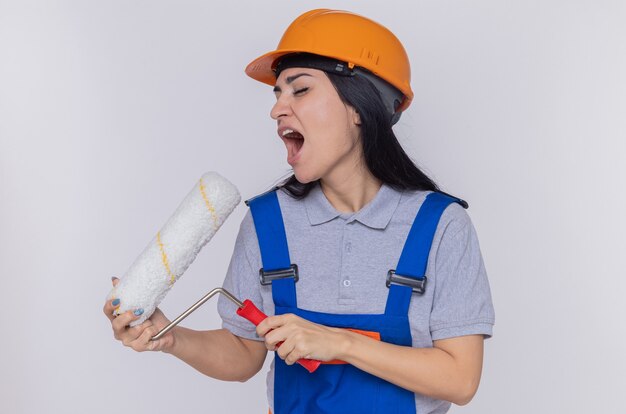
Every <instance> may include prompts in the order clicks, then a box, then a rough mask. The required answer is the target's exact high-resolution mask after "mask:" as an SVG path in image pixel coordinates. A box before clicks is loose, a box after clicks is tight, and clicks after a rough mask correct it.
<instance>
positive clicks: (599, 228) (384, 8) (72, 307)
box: [0, 0, 626, 413]
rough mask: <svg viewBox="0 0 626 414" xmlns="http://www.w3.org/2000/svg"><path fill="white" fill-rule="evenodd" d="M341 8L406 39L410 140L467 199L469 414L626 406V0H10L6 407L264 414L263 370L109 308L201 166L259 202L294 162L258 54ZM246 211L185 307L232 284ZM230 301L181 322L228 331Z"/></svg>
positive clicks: (0, 193)
mask: <svg viewBox="0 0 626 414" xmlns="http://www.w3.org/2000/svg"><path fill="white" fill-rule="evenodd" d="M324 6H325V7H331V8H341V9H347V10H352V11H355V12H357V13H361V14H363V15H366V16H368V17H371V18H373V19H375V20H377V21H379V22H381V23H383V24H384V25H386V26H388V27H389V28H390V29H391V30H392V31H394V32H395V33H396V35H397V36H398V37H399V38H400V39H401V40H402V41H403V43H404V45H405V47H406V49H407V51H408V54H409V56H410V57H411V59H412V74H413V81H412V85H413V88H414V90H415V100H414V102H413V105H412V106H411V107H410V109H409V110H408V111H407V112H406V113H405V114H404V116H403V117H402V119H401V121H400V123H399V125H398V126H397V127H396V132H397V134H398V136H399V137H400V139H401V142H402V143H403V145H404V146H405V148H406V149H407V151H408V152H409V153H410V155H411V156H412V157H413V158H414V159H415V160H416V161H417V162H418V164H419V165H420V166H422V167H423V168H424V169H425V170H426V171H427V172H428V173H429V174H431V175H432V176H433V177H434V178H435V179H436V180H437V182H438V183H440V184H441V186H442V187H443V189H444V190H446V191H448V192H450V193H453V194H455V195H458V196H460V197H462V198H465V199H467V200H468V201H469V202H470V210H469V212H470V215H471V217H472V219H473V221H474V224H475V226H476V228H477V230H478V234H479V237H480V241H481V247H482V251H483V255H484V259H485V262H486V265H487V270H488V273H489V277H490V282H491V288H492V293H493V298H494V303H495V307H496V320H497V322H496V326H495V331H494V333H495V334H494V337H493V338H492V339H490V340H489V341H487V342H486V350H485V363H484V371H483V377H482V384H481V387H480V389H479V391H478V394H477V395H476V397H475V398H474V400H473V401H472V403H471V404H470V405H469V406H466V407H462V408H459V407H453V408H452V410H451V412H454V413H460V412H463V413H529V412H532V413H566V412H567V413H589V412H598V413H600V412H602V413H623V412H626V408H625V407H626V404H625V403H624V402H623V392H624V390H625V389H626V380H624V372H625V371H626V358H625V357H624V349H625V348H626V340H625V337H626V335H625V329H624V318H623V317H624V316H625V311H624V305H623V296H624V293H625V291H626V271H625V270H624V267H625V266H624V257H625V255H626V254H625V245H626V243H625V242H624V233H625V231H626V219H625V218H624V212H625V211H626V196H625V194H624V177H626V166H625V163H624V161H625V156H626V146H625V144H624V139H625V138H626V116H625V115H626V98H625V96H626V81H625V79H624V74H626V46H625V45H626V42H625V39H626V25H625V24H624V22H625V21H626V6H625V5H624V3H623V2H621V1H598V0H594V1H591V0H589V1H579V0H568V1H537V0H531V1H521V0H520V1H498V0H491V1H488V0H477V1H441V0H439V1H434V0H433V1H423V0H419V1H410V2H409V1H406V2H402V1H397V0H386V1H380V2H362V1H361V2H356V1H334V2H312V1H297V2H296V1H271V2H270V1H245V2H244V1H234V2H229V3H226V2H221V3H215V2H212V1H209V0H203V1H162V0H150V1H147V0H144V1H130V0H126V1H94V0H82V1H78V0H77V1H38V2H35V1H17V0H16V1H9V2H7V1H2V0H0V277H1V278H2V279H1V281H2V288H1V292H2V294H1V299H0V300H1V307H2V312H1V313H0V323H1V330H0V379H1V386H0V412H2V413H111V412H120V413H130V412H134V413H167V412H176V411H183V410H184V411H185V412H206V413H209V412H225V413H245V412H248V413H264V412H266V407H267V403H266V401H265V375H264V372H263V373H260V374H259V375H257V376H256V377H255V378H254V379H252V380H251V381H249V382H248V383H244V384H240V383H223V382H219V381H216V380H213V379H210V378H207V377H204V376H202V375H201V374H199V373H197V372H196V371H194V370H193V369H192V368H190V367H188V366H186V365H185V364H184V363H182V362H180V361H178V360H176V359H175V358H172V357H170V356H168V355H164V354H156V353H144V354H137V353H135V352H133V351H131V350H129V349H126V348H124V347H123V346H121V345H120V344H119V343H117V342H116V341H115V340H114V339H113V337H112V335H111V329H110V325H109V323H108V320H107V319H106V318H105V317H104V315H103V314H102V312H101V308H102V305H103V303H104V298H105V296H106V294H107V293H108V291H109V288H110V277H111V276H113V275H121V274H123V273H124V272H125V271H126V269H127V267H128V266H129V265H130V264H131V263H132V261H133V260H134V259H135V257H136V256H137V255H138V254H139V253H140V252H141V251H142V249H143V248H144V246H145V245H146V244H147V243H148V242H149V241H150V239H151V238H152V237H153V236H154V234H155V233H156V231H157V230H158V229H159V228H160V226H161V225H162V224H163V223H164V222H165V221H166V219H167V218H168V217H169V215H170V214H171V213H172V212H173V211H174V209H175V208H176V207H177V205H178V203H179V202H180V201H181V200H182V198H183V197H184V196H185V195H186V194H187V192H188V191H189V190H190V189H191V188H192V186H193V185H194V183H195V181H196V180H197V179H198V178H199V177H200V175H201V174H202V173H203V172H204V171H208V170H214V171H218V172H220V173H221V174H222V175H224V176H226V177H227V178H229V179H230V180H231V181H232V182H234V183H235V184H236V185H237V186H238V187H239V189H240V191H241V193H242V196H243V197H244V198H249V197H251V196H253V195H254V194H257V193H259V192H262V191H264V190H266V189H267V188H269V187H270V186H271V185H272V184H273V183H274V182H275V181H276V180H278V179H279V178H280V177H281V176H283V175H284V174H286V173H287V172H288V167H289V166H288V165H287V163H286V155H285V150H284V149H283V146H282V143H281V142H280V141H279V139H278V138H277V136H276V132H275V125H274V123H273V121H272V120H271V119H270V118H269V116H268V113H269V110H270V106H271V104H272V102H273V100H274V98H273V94H272V93H271V88H270V87H269V86H266V85H262V84H260V83H257V82H254V81H252V80H250V79H249V78H247V77H246V76H245V75H244V73H243V69H244V67H245V65H246V64H247V63H248V62H249V61H250V60H252V59H253V58H255V57H256V56H258V55H260V54H262V53H264V52H266V51H269V50H271V49H272V48H274V47H275V46H276V44H277V43H278V40H279V38H280V36H281V34H282V32H283V31H284V29H285V28H286V27H287V25H288V24H289V23H290V22H291V21H292V20H293V19H294V18H295V17H296V16H298V15H299V14H300V13H302V12H304V11H306V10H308V9H311V8H316V7H324ZM244 213H245V207H244V206H243V205H241V206H239V207H238V208H237V209H236V210H235V212H234V213H233V215H232V216H231V218H230V219H229V221H228V222H227V223H226V224H225V225H224V226H223V228H222V229H221V230H220V232H219V233H218V234H217V235H216V236H215V238H214V239H213V241H212V242H211V243H210V244H209V245H208V246H207V247H206V248H205V250H203V251H202V253H201V254H200V255H199V257H198V259H197V261H196V262H195V263H194V264H193V265H192V266H191V268H190V269H189V271H188V272H187V273H186V274H185V276H184V277H183V278H182V279H181V280H180V282H179V283H178V284H177V285H176V288H175V289H174V290H173V291H172V292H171V293H170V295H169V296H168V297H167V298H166V300H165V301H164V302H163V304H162V309H163V310H164V311H165V312H166V314H167V315H169V316H170V317H173V316H176V315H177V314H178V313H180V312H181V311H182V310H184V309H185V308H186V307H187V306H189V305H190V304H191V303H193V302H194V301H195V300H196V299H197V298H199V297H200V296H202V295H203V294H204V293H205V292H206V291H208V290H210V289H211V288H213V287H216V286H219V285H221V282H222V278H223V276H224V274H225V271H226V268H227V265H228V261H229V258H230V254H231V252H232V247H233V243H234V239H235V236H236V232H237V229H238V226H239V222H240V220H241V218H242V217H243V214H244ZM215 305H216V303H215V302H212V303H209V304H207V305H205V306H204V307H203V308H201V310H199V311H197V312H196V313H195V314H194V315H192V317H190V318H189V319H188V320H187V321H185V325H186V326H189V327H193V328H197V329H213V328H218V327H219V326H220V320H219V317H218V315H217V313H216V309H215V308H216V306H215ZM268 361H269V358H268Z"/></svg>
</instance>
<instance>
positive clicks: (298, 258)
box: [104, 10, 494, 414]
mask: <svg viewBox="0 0 626 414" xmlns="http://www.w3.org/2000/svg"><path fill="white" fill-rule="evenodd" d="M246 73H247V74H248V75H249V76H251V77H252V78H254V79H257V80H259V81H261V82H264V83H268V84H271V85H273V86H274V93H275V95H276V104H275V105H274V107H273V108H272V110H271V117H272V118H273V119H274V120H276V122H277V129H278V135H279V137H280V139H282V140H283V141H284V143H285V146H286V149H287V162H288V163H289V164H290V165H291V166H292V168H293V172H294V174H293V176H292V177H290V178H289V179H287V180H286V181H285V182H284V183H283V184H282V185H281V186H279V189H278V190H276V189H275V190H273V191H270V192H268V193H265V194H262V195H260V196H258V197H255V198H254V199H252V200H249V202H248V204H249V206H250V208H251V212H250V214H247V215H246V217H245V218H244V220H243V222H242V224H241V228H240V232H239V235H238V237H237V241H236V244H235V249H234V253H233V257H232V259H231V264H230V267H229V270H228V273H227V276H226V280H225V282H224V287H225V288H226V289H228V290H230V291H232V292H233V293H234V294H235V296H238V297H241V298H249V299H251V300H252V301H253V302H255V303H256V304H257V305H258V306H260V307H261V308H262V309H263V311H264V312H265V313H266V314H268V315H274V316H270V317H268V318H267V319H266V320H265V321H263V322H262V323H261V324H259V325H258V327H256V330H255V328H254V326H252V325H251V324H250V323H248V322H247V321H245V320H244V319H242V318H239V317H238V316H236V315H235V307H234V305H233V304H231V303H230V302H228V301H227V300H222V299H221V298H220V302H219V311H220V315H221V316H222V319H223V329H220V330H215V331H202V332H199V331H193V330H190V329H186V328H183V327H177V328H175V329H174V330H172V331H171V332H170V333H169V334H168V335H166V336H165V337H163V338H162V339H160V340H159V341H154V342H150V341H149V339H150V338H151V337H152V336H154V335H155V334H156V333H157V332H158V330H159V329H161V328H162V327H164V326H165V325H166V324H167V323H168V322H169V321H168V320H167V319H166V318H165V317H164V315H163V314H162V313H161V312H160V311H158V310H157V312H156V313H155V314H154V315H153V316H152V317H151V318H150V319H149V320H148V321H146V322H145V323H143V324H142V325H139V326H137V327H133V328H130V327H129V326H128V325H129V324H130V322H131V321H132V320H134V319H136V318H137V316H136V315H134V314H133V313H131V312H127V313H125V314H123V315H120V316H118V317H117V318H113V317H112V316H110V315H111V314H112V311H113V309H114V308H115V306H116V305H117V306H119V301H117V302H116V301H112V302H111V301H110V302H107V303H106V304H105V308H104V312H105V314H107V315H108V316H109V317H110V319H111V322H112V325H113V330H114V333H115V337H116V338H117V339H119V340H121V341H122V342H123V343H124V345H126V346H130V347H132V348H133V349H135V350H137V351H144V350H161V351H164V352H168V353H171V354H173V355H174V356H176V357H178V358H180V359H182V360H183V361H185V362H187V363H188V364H190V365H191V366H193V367H194V368H196V369H198V370H199V371H201V372H203V373H205V374H206V375H209V376H211V377H214V378H219V379H223V380H239V381H244V380H246V379H248V378H250V377H252V376H253V375H255V374H256V373H257V372H258V371H259V370H260V369H261V367H262V365H263V362H264V360H265V357H266V353H267V350H271V351H276V357H275V359H274V363H273V364H272V368H271V370H270V372H269V374H268V399H269V404H270V409H271V410H272V412H275V413H277V414H281V413H333V412H334V413H369V412H385V413H390V412H398V413H435V412H437V413H441V412H446V411H447V410H448V408H449V406H450V402H454V403H456V404H466V403H468V402H469V401H470V400H471V398H472V397H473V395H474V394H475V392H476V389H477V387H478V383H479V380H480V375H481V368H482V358H483V340H484V337H489V336H490V335H491V329H492V325H493V323H494V312H493V307H492V304H491V297H490V293H489V285H488V282H487V276H486V273H485V269H484V266H483V263H482V258H481V254H480V250H479V246H478V241H477V239H476V235H475V231H474V229H473V227H472V224H471V221H470V219H469V217H468V216H467V214H466V213H465V210H464V209H463V206H465V207H466V206H467V205H466V204H465V202H463V201H462V200H459V199H455V198H453V197H450V196H448V195H445V194H444V193H441V192H440V191H439V190H438V188H437V186H436V185H435V184H434V183H433V182H432V181H431V180H430V179H429V178H428V177H427V176H426V175H424V174H423V173H422V172H421V171H420V170H419V169H418V168H417V167H416V166H415V165H414V164H413V163H412V162H411V160H410V159H409V158H408V156H407V155H406V154H405V152H404V151H403V150H402V148H401V147H400V145H399V144H398V141H397V139H396V137H395V135H394V134H393V131H392V128H391V127H392V125H393V124H394V123H395V122H397V120H398V118H399V116H400V114H401V112H402V111H403V110H405V109H406V108H407V107H408V106H409V104H410V102H411V98H412V96H413V94H412V91H411V88H410V85H409V76H410V68H409V62H408V59H407V57H406V53H405V52H404V49H403V47H402V45H401V44H400V42H399V41H398V39H397V38H396V37H395V36H394V35H393V34H392V33H391V32H389V31H388V30H387V29H386V28H384V27H383V26H381V25H379V24H377V23H375V22H373V21H371V20H369V19H366V18H363V17H361V16H358V15H354V14H351V13H347V12H342V11H334V10H313V11H310V12H308V13H305V14H303V15H302V16H300V17H299V18H298V19H296V20H295V21H294V22H293V23H292V24H291V26H289V28H288V29H287V31H286V32H285V34H284V36H283V38H282V40H281V42H280V44H279V47H278V49H277V50H275V51H273V52H270V53H268V54H266V55H263V56H261V57H260V58H258V59H256V60H255V61H253V62H252V63H251V64H250V65H249V66H248V67H247V69H246ZM259 269H261V270H259ZM275 270H279V272H272V271H275ZM259 274H260V275H261V281H259ZM277 274H278V276H276V275H277ZM114 283H115V282H114ZM278 345H280V346H279V347H278V348H277V346H278ZM301 358H310V359H317V360H321V361H324V362H325V363H324V364H323V365H322V366H321V367H320V368H319V369H318V370H317V371H316V372H314V373H308V372H307V371H306V370H304V369H303V368H302V367H300V366H299V365H297V364H295V363H296V362H297V361H298V360H299V359H301Z"/></svg>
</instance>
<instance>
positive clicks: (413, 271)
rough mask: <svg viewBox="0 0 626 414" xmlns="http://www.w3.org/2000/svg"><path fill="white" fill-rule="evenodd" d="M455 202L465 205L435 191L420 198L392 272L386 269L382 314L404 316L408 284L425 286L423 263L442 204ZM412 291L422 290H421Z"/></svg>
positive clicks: (442, 209) (411, 293)
mask: <svg viewBox="0 0 626 414" xmlns="http://www.w3.org/2000/svg"><path fill="white" fill-rule="evenodd" d="M455 202H456V203H459V204H461V205H463V206H464V207H465V205H467V204H466V203H465V202H464V201H463V200H461V199H458V198H455V197H452V196H449V195H447V194H442V193H439V192H433V193H430V194H429V195H428V196H427V197H426V200H424V203H423V204H422V206H421V207H420V209H419V211H418V213H417V216H416V217H415V220H414V221H413V225H412V226H411V230H410V231H409V235H408V236H407V239H406V242H405V243H404V248H403V249H402V254H401V255H400V260H399V261H398V266H397V268H396V269H395V274H392V273H391V271H390V274H389V275H388V277H387V284H388V286H389V295H388V296H387V305H386V308H385V314H387V315H394V316H406V315H407V314H408V311H409V304H410V303H411V297H412V295H413V293H414V288H412V287H411V284H415V285H416V286H420V287H422V288H424V289H425V288H426V265H427V263H428V255H429V254H430V247H431V245H432V243H433V237H434V236H435V231H436V230H437V225H438V224H439V219H440V218H441V215H442V214H443V211H444V210H445V209H446V207H448V206H449V205H450V204H451V203H455ZM420 290H421V292H420ZM415 291H417V292H418V293H423V289H419V288H418V289H416V290H415Z"/></svg>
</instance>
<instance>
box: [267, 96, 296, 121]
mask: <svg viewBox="0 0 626 414" xmlns="http://www.w3.org/2000/svg"><path fill="white" fill-rule="evenodd" d="M290 114H291V104H290V102H289V98H288V97H287V94H284V93H283V94H280V95H279V96H278V98H276V103H275V104H274V106H273V107H272V110H271V111H270V117H271V118H272V119H273V120H278V118H280V117H283V116H287V115H290Z"/></svg>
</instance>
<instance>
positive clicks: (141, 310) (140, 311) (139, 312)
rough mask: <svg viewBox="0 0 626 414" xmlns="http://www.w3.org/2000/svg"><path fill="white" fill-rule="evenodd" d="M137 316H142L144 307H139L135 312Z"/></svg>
mask: <svg viewBox="0 0 626 414" xmlns="http://www.w3.org/2000/svg"><path fill="white" fill-rule="evenodd" d="M134 314H135V316H140V315H142V314H143V309H141V308H139V309H137V310H136V311H135V312H134Z"/></svg>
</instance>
